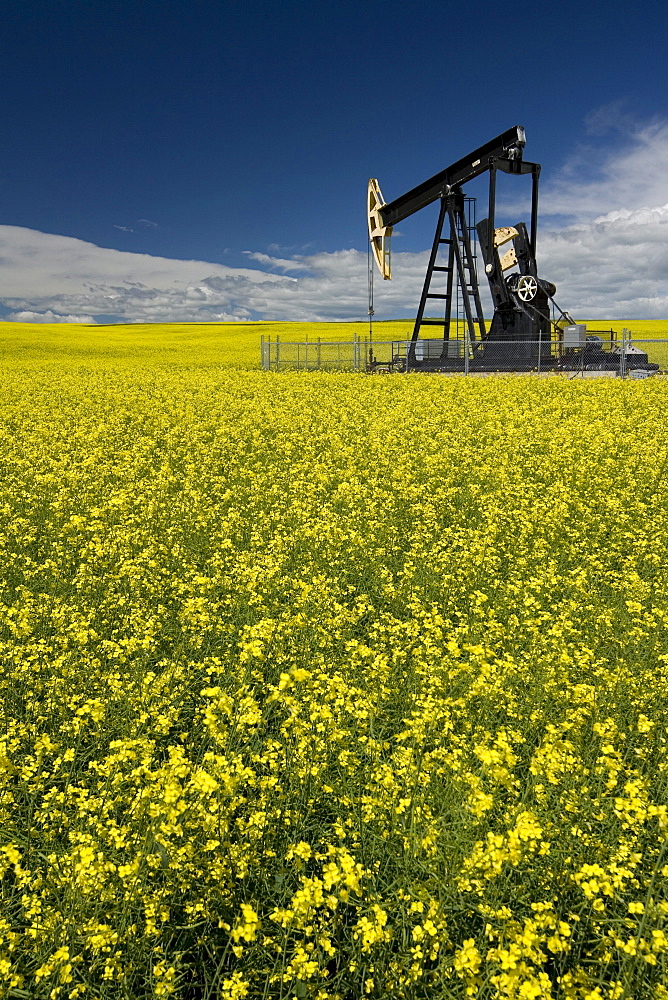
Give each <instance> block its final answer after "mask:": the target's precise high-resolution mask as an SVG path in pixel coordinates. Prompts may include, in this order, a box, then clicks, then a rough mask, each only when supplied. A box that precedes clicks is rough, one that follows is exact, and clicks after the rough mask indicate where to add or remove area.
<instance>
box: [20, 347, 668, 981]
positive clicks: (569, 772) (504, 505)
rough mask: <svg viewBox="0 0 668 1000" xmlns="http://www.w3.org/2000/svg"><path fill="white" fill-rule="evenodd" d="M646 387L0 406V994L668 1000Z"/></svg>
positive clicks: (59, 394) (81, 377) (545, 384)
mask: <svg viewBox="0 0 668 1000" xmlns="http://www.w3.org/2000/svg"><path fill="white" fill-rule="evenodd" d="M666 399H667V389H666V386H665V384H664V381H663V380H662V379H658V378H657V379H652V380H647V381H644V382H635V383H634V382H630V383H625V382H621V381H620V380H614V379H609V380H608V379H601V380H591V381H587V382H575V381H569V380H567V379H566V380H562V379H560V378H558V377H554V378H547V379H542V380H538V379H536V380H532V379H527V378H513V377H499V378H493V379H460V378H439V377H424V376H420V375H414V376H413V375H411V376H402V377H398V376H397V377H394V378H393V377H388V378H382V377H367V376H363V375H357V376H356V375H345V374H342V375H326V374H320V373H310V374H298V373H295V374H285V375H275V374H265V373H262V372H255V371H239V370H233V369H227V370H223V369H221V368H220V367H219V366H214V365H212V364H211V363H210V361H209V360H205V362H204V363H202V364H201V365H199V366H198V365H197V364H196V363H192V364H191V365H185V366H181V367H179V366H175V365H171V366H170V365H169V364H163V365H158V364H156V363H155V361H153V362H152V363H151V364H150V365H149V364H148V363H147V362H146V360H145V359H143V360H142V358H138V359H135V361H134V362H132V363H131V361H127V362H124V363H123V365H122V366H121V367H119V368H118V370H114V369H113V368H112V367H111V366H110V365H104V366H98V367H96V366H95V365H89V366H86V365H83V364H77V363H74V362H73V361H72V358H71V357H68V359H67V360H66V361H63V362H62V363H61V364H55V363H49V364H43V365H42V366H41V367H40V365H39V364H37V363H36V362H34V363H31V364H30V365H28V366H26V365H23V366H22V365H21V364H19V363H18V362H16V363H15V364H14V365H13V366H9V367H7V369H6V371H5V377H4V380H3V386H2V392H1V394H0V460H1V461H2V465H3V477H2V481H1V483H0V513H1V514H2V519H3V532H2V536H1V537H0V545H1V546H2V566H3V574H2V581H1V584H0V586H1V592H0V646H1V652H2V661H3V670H2V674H1V675H0V704H1V706H2V727H1V729H0V831H1V832H0V874H1V875H2V894H3V895H2V901H3V905H2V910H1V911H0V997H6V998H21V997H30V998H35V1000H46V998H53V1000H59V998H62V1000H74V998H76V997H84V998H98V997H99V998H127V1000H135V998H136V1000H142V998H149V997H151V998H153V997H167V996H173V997H175V998H180V1000H198V998H211V1000H213V998H228V1000H232V998H243V997H247V998H260V997H268V998H274V997H275V998H279V997H285V998H287V997H290V996H292V997H294V996H297V997H309V998H314V1000H353V998H354V1000H358V998H362V997H370V998H377V1000H380V998H383V1000H385V998H396V1000H400V998H402V1000H403V998H410V1000H413V998H414V1000H422V998H425V1000H426V998H427V997H428V998H430V1000H446V998H447V1000H454V998H457V1000H459V998H464V997H467V996H468V997H477V998H489V1000H494V998H509V1000H528V998H545V1000H548V998H550V1000H553V998H562V997H563V998H565V1000H614V998H619V1000H621V998H631V997H632V998H633V1000H666V998H668V991H667V990H666V989H665V987H664V985H663V984H664V983H665V982H666V980H667V979H668V975H667V972H668V968H667V967H668V960H667V956H668V929H667V928H666V923H667V920H668V891H667V888H666V887H667V885H668V880H667V878H666V876H668V850H667V848H668V805H667V803H668V787H667V786H668V763H667V760H668V758H667V755H666V737H667V732H668V700H667V699H666V681H667V679H668V644H667V642H666V638H667V632H668V596H667V595H668V587H667V583H668V580H667V577H668V553H667V551H666V549H667V539H668V534H667V528H668V482H667V481H666V471H667V470H666V464H667V458H666V457H667V456H668V427H666V424H665V418H664V414H665V407H666Z"/></svg>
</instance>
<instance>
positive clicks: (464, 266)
mask: <svg viewBox="0 0 668 1000" xmlns="http://www.w3.org/2000/svg"><path fill="white" fill-rule="evenodd" d="M525 142H526V139H525V133H524V128H523V127H522V126H521V125H515V126H514V127H513V128H510V129H508V130H507V131H506V132H503V133H502V134H501V135H498V136H497V137H496V138H495V139H492V140H491V142H488V143H486V144H485V145H484V146H481V147H480V148H479V149H476V150H474V152H472V153H470V154H469V155H468V156H465V157H463V158H462V159H461V160H457V162H456V163H453V164H452V165H451V166H449V167H446V169H445V170H442V171H441V172H440V173H438V174H435V175H434V176H433V177H430V178H429V179H428V180H426V181H424V182H423V183H422V184H418V186H417V187H415V188H412V189H411V190H410V191H408V192H407V193H406V194H404V195H402V196H401V197H399V198H395V200H394V201H391V202H387V203H385V202H384V201H383V197H382V194H381V191H380V187H379V186H378V181H377V180H376V179H373V178H372V179H371V180H370V181H369V187H368V219H369V239H370V243H371V250H372V253H373V256H374V259H375V262H376V264H377V266H378V269H379V270H380V273H381V274H382V276H383V278H384V279H386V280H387V279H389V278H390V277H391V266H390V236H391V234H392V228H393V227H394V226H396V225H398V224H399V223H400V222H403V220H404V219H407V218H408V217H409V216H411V215H413V213H415V212H417V211H419V210H420V209H421V208H424V207H425V206H426V205H429V204H431V203H432V202H435V201H437V200H438V201H440V209H439V214H438V221H437V224H436V233H435V236H434V242H433V245H432V249H431V254H430V256H429V263H428V265H427V273H426V275H425V280H424V285H423V288H422V296H421V298H420V304H419V307H418V311H417V316H416V319H415V325H414V327H413V335H412V339H411V342H410V345H409V347H408V350H407V354H406V359H405V365H406V367H408V368H409V369H412V370H418V371H419V370H427V371H434V370H440V371H444V370H446V371H457V370H461V369H462V368H463V366H464V360H463V357H462V356H461V353H462V352H461V344H457V343H456V338H457V326H456V323H454V337H453V336H452V335H451V332H452V328H453V321H454V320H455V319H456V316H453V299H454V298H455V297H458V298H459V301H460V302H461V304H462V306H463V314H464V321H465V324H466V329H467V331H468V351H469V354H470V357H469V359H467V361H468V366H469V367H472V368H473V369H478V370H485V369H487V370H497V371H498V370H504V369H505V370H518V369H519V370H523V369H524V370H529V369H531V368H534V367H536V364H537V363H538V362H540V364H542V367H543V368H547V367H550V366H552V367H554V366H556V365H557V363H558V359H557V358H556V357H555V356H554V355H553V354H552V353H551V340H552V337H551V334H552V326H553V325H555V326H556V325H557V324H558V323H559V322H561V323H562V324H564V325H568V326H569V328H570V327H571V326H572V327H573V328H575V327H576V324H574V321H573V319H572V318H571V317H570V316H569V315H568V313H565V312H563V311H562V310H561V309H559V308H558V306H556V303H554V294H555V292H556V287H555V285H553V284H552V282H550V281H546V280H545V279H544V278H540V277H539V276H538V272H537V268H536V227H537V222H538V180H539V177H540V164H538V163H530V162H528V161H527V160H524V159H523V151H524V146H525ZM499 170H501V171H503V172H504V173H506V174H517V175H525V174H528V175H530V176H531V222H530V229H529V230H527V226H526V225H525V224H524V223H523V222H518V223H517V224H516V225H514V226H502V227H498V228H496V227H495V225H494V217H495V211H496V179H497V171H499ZM485 172H487V173H488V174H489V204H488V213H487V218H486V219H483V220H482V221H481V222H479V223H478V224H477V226H475V230H476V232H477V237H478V242H479V244H480V250H481V254H482V260H483V264H484V269H485V275H486V276H487V279H488V281H489V286H490V291H491V294H492V301H493V304H494V315H493V317H492V321H491V324H490V326H489V329H486V325H485V320H484V318H483V310H482V304H481V301H480V288H479V285H478V277H477V271H476V259H475V255H474V251H473V247H472V238H471V237H472V229H473V227H472V226H470V225H469V221H468V219H467V213H466V204H465V201H466V199H465V196H464V191H463V186H464V185H465V184H466V183H467V182H469V181H471V180H473V179H474V178H476V177H479V176H480V175H481V174H484V173H485ZM446 221H447V223H448V230H446V231H449V232H448V235H447V236H444V235H443V229H444V227H445V224H446ZM508 244H509V246H508ZM445 247H447V258H446V256H445V254H444V253H443V252H442V251H443V248H445ZM501 247H505V252H504V253H503V256H501V254H500V252H499V251H500V248H501ZM446 259H447V263H445V260H446ZM511 268H512V269H513V271H512V273H510V274H508V275H506V272H509V271H511ZM438 278H441V280H442V279H443V278H444V279H445V286H444V290H439V291H435V290H434V289H433V286H432V283H433V282H435V279H438ZM440 287H441V289H443V284H441V286H440ZM436 300H440V303H441V304H442V306H443V307H444V308H443V311H442V315H441V316H440V317H439V318H433V317H430V316H428V315H425V313H426V312H427V309H428V306H429V305H430V304H433V303H434V301H436ZM551 303H554V305H555V308H556V310H557V313H558V316H559V319H558V320H557V321H556V322H555V323H554V324H553V321H552V320H551V318H550V304H551ZM455 311H456V310H455ZM427 326H430V327H438V328H440V329H441V330H442V332H443V337H442V340H441V339H440V338H439V340H438V341H436V340H434V339H431V340H430V341H428V342H427V343H428V346H429V350H428V351H427V352H426V355H425V350H424V347H425V343H424V341H422V342H421V340H420V334H421V331H422V329H423V327H427ZM583 329H584V328H583ZM578 336H581V337H582V345H583V347H584V345H585V338H584V334H582V333H580V334H578ZM596 339H598V338H596ZM453 340H454V341H455V343H453ZM594 347H595V345H591V349H590V353H591V350H594ZM601 353H602V352H601Z"/></svg>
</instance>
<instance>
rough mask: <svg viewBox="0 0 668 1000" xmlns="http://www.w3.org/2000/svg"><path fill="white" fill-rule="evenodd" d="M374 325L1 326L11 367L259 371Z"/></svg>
mask: <svg viewBox="0 0 668 1000" xmlns="http://www.w3.org/2000/svg"><path fill="white" fill-rule="evenodd" d="M587 322H588V323H589V326H590V327H591V328H593V329H609V328H610V327H612V328H613V329H615V330H617V331H619V332H620V333H621V331H622V329H623V327H627V328H628V329H630V330H631V331H632V332H633V333H634V334H635V335H636V336H638V337H668V320H638V321H634V320H614V321H612V320H589V321H587ZM412 327H413V321H412V319H404V320H390V321H387V322H377V323H374V324H373V336H374V339H375V340H378V341H381V340H402V339H404V338H407V337H409V336H410V333H411V331H412ZM368 330H369V325H368V323H366V322H364V323H208V324H207V323H204V324H201V323H156V324H128V325H125V326H79V325H74V324H66V323H53V324H48V323H0V360H1V361H2V363H3V364H11V365H16V364H19V365H24V364H28V365H37V366H43V365H45V364H46V365H49V364H54V363H57V364H62V363H63V362H65V361H71V362H72V363H75V364H77V363H78V364H80V365H82V366H84V367H91V366H94V367H98V366H102V367H106V366H108V365H111V366H112V367H114V366H118V365H120V364H122V365H124V366H125V365H127V364H130V365H134V364H137V363H139V364H145V363H150V364H153V365H156V364H157V365H160V366H165V365H166V366H170V367H171V366H177V367H181V366H185V367H191V366H196V367H215V366H218V365H224V366H225V367H232V368H257V367H259V364H260V338H261V337H262V336H263V335H264V336H265V337H271V338H272V339H274V338H276V337H277V336H278V337H280V338H281V340H300V341H301V340H306V339H307V338H308V339H309V340H316V339H317V338H318V337H320V338H321V340H352V339H353V337H354V335H355V334H357V335H358V336H360V337H364V336H366V335H367V334H368Z"/></svg>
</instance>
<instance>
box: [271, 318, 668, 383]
mask: <svg viewBox="0 0 668 1000" xmlns="http://www.w3.org/2000/svg"><path fill="white" fill-rule="evenodd" d="M261 352H262V367H263V368H264V370H265V371H287V370H292V371H298V370H302V371H353V372H367V373H375V374H390V373H406V372H433V373H442V374H448V373H449V374H457V373H458V374H462V375H483V374H493V373H495V372H508V373H510V372H522V373H527V374H528V373H533V374H549V373H555V374H563V375H568V376H571V377H581V378H588V377H589V378H590V377H596V376H599V377H600V376H605V375H607V376H621V377H626V378H647V377H648V376H650V375H655V374H660V373H666V372H668V339H665V340H660V339H646V338H642V339H640V338H635V337H633V336H632V334H631V333H630V332H629V331H628V330H626V329H625V330H623V331H622V332H621V333H617V332H616V331H615V330H612V329H610V330H594V329H586V328H585V327H584V324H580V325H574V326H571V327H566V328H565V329H560V330H558V331H555V332H554V333H552V334H549V335H546V336H545V337H543V338H539V339H537V340H533V339H532V340H529V339H514V340H503V339H498V338H496V337H491V336H488V337H487V338H486V339H485V340H473V338H471V337H469V335H468V333H463V334H460V335H458V336H456V337H451V338H448V339H443V338H438V339H436V338H434V339H424V340H421V339H419V340H415V341H413V340H409V339H407V340H380V341H379V340H374V339H373V338H372V337H358V336H356V335H355V336H353V338H352V339H351V340H336V341H335V340H321V339H320V338H318V339H316V340H311V341H289V340H281V339H280V337H275V338H270V337H266V338H265V337H263V338H262V345H261Z"/></svg>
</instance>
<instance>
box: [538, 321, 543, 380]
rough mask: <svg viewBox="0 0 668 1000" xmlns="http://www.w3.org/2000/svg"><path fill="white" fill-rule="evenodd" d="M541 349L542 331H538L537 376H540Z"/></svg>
mask: <svg viewBox="0 0 668 1000" xmlns="http://www.w3.org/2000/svg"><path fill="white" fill-rule="evenodd" d="M542 348H543V331H542V330H539V331H538V374H539V375H540V363H541V351H542Z"/></svg>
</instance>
